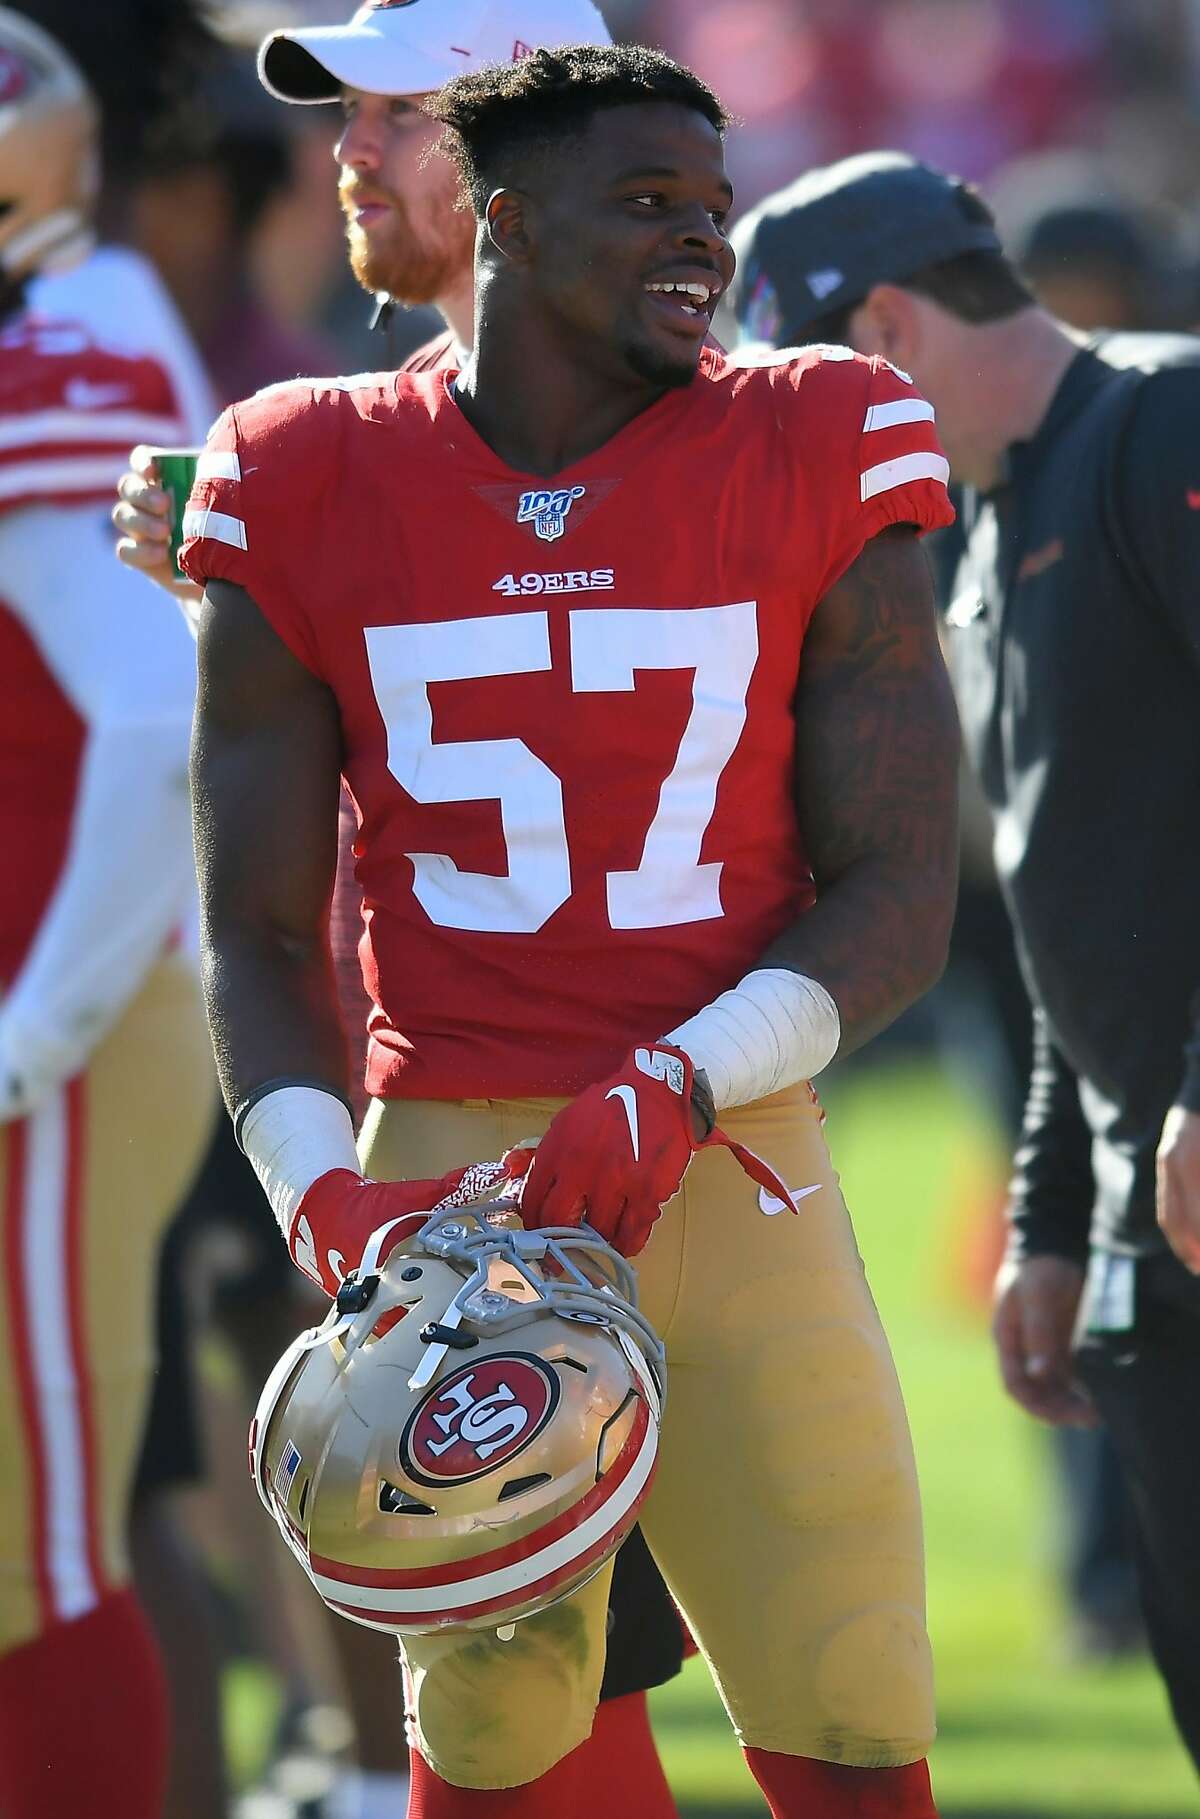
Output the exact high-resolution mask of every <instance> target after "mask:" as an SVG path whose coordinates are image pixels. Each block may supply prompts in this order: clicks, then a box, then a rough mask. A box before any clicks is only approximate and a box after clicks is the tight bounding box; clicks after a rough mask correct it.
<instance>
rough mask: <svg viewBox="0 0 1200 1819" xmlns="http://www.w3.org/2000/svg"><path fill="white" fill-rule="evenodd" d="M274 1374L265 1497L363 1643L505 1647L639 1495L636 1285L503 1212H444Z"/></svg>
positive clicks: (562, 1239)
mask: <svg viewBox="0 0 1200 1819" xmlns="http://www.w3.org/2000/svg"><path fill="white" fill-rule="evenodd" d="M386 1236H387V1230H386V1228H385V1231H384V1233H380V1234H376V1238H375V1240H373V1241H372V1246H369V1247H368V1252H367V1255H366V1256H365V1257H364V1260H363V1265H362V1268H361V1270H360V1271H359V1272H358V1275H359V1276H360V1277H361V1278H362V1280H361V1282H360V1283H357V1284H356V1283H354V1282H351V1283H349V1284H348V1285H347V1288H346V1289H344V1291H343V1296H342V1297H340V1298H339V1299H340V1300H341V1302H342V1307H343V1309H344V1310H348V1311H339V1309H338V1308H337V1307H335V1308H334V1310H333V1311H332V1312H331V1314H330V1316H329V1318H328V1319H327V1320H326V1322H325V1324H324V1326H322V1327H320V1328H318V1329H316V1330H315V1331H313V1332H310V1333H306V1334H303V1335H301V1337H300V1338H299V1339H298V1340H297V1341H296V1342H295V1343H294V1345H293V1346H292V1347H290V1348H289V1350H288V1352H286V1353H285V1354H284V1356H283V1358H281V1359H280V1361H279V1364H278V1365H277V1367H276V1369H275V1371H274V1372H273V1373H272V1376H271V1378H270V1379H269V1380H268V1383H267V1386H266V1388H265V1389H264V1391H263V1396H262V1399H261V1401H260V1403H259V1409H258V1413H257V1415H256V1417H255V1422H254V1426H253V1428H252V1429H251V1464H252V1470H253V1472H254V1476H255V1481H256V1483H257V1485H258V1490H259V1495H260V1497H261V1498H262V1500H263V1502H264V1504H265V1505H266V1507H267V1508H268V1510H269V1511H270V1512H271V1514H272V1515H273V1516H274V1517H275V1520H276V1522H277V1523H278V1524H279V1527H280V1529H281V1530H282V1532H283V1535H284V1538H285V1539H286V1540H287V1542H288V1544H289V1546H290V1547H291V1548H292V1550H293V1552H294V1553H295V1554H296V1555H297V1558H298V1559H299V1560H300V1562H301V1564H302V1565H303V1566H304V1568H305V1571H306V1572H307V1573H308V1575H309V1577H310V1578H311V1579H312V1581H313V1583H314V1585H315V1586H316V1588H317V1590H318V1591H319V1592H320V1594H321V1596H322V1598H324V1599H325V1601H326V1603H327V1604H329V1605H330V1606H331V1607H332V1608H333V1609H335V1610H337V1611H339V1612H340V1613H341V1614H342V1615H344V1616H347V1617H350V1618H351V1619H353V1620H354V1621H355V1622H358V1623H363V1624H366V1625H367V1626H368V1627H371V1628H376V1629H383V1630H387V1631H390V1632H397V1633H401V1634H403V1633H411V1634H421V1633H429V1632H431V1631H437V1630H442V1629H447V1628H484V1629H503V1628H504V1627H505V1626H507V1625H509V1624H512V1623H515V1622H517V1621H519V1620H520V1619H521V1618H522V1617H527V1616H531V1615H533V1614H534V1613H535V1612H536V1611H539V1610H542V1609H545V1608H546V1607H547V1606H548V1605H549V1604H552V1603H555V1602H557V1601H558V1600H559V1599H561V1598H565V1597H567V1596H569V1595H570V1594H571V1593H572V1592H574V1591H576V1590H577V1589H578V1588H579V1587H580V1586H581V1585H583V1584H584V1583H586V1581H587V1580H588V1579H589V1578H590V1577H591V1576H592V1575H593V1574H594V1573H595V1572H597V1571H598V1570H599V1569H600V1567H601V1566H602V1565H603V1564H604V1562H605V1560H607V1559H608V1557H609V1555H610V1554H612V1553H614V1552H615V1551H616V1549H617V1547H618V1546H619V1545H620V1543H621V1542H622V1541H623V1540H624V1539H625V1536H626V1535H627V1534H628V1532H629V1530H630V1529H631V1528H632V1527H633V1524H634V1522H635V1521H636V1519H637V1513H638V1510H639V1508H640V1506H641V1504H642V1502H643V1501H644V1499H645V1496H646V1493H647V1491H648V1490H649V1487H650V1483H651V1480H652V1477H653V1472H654V1464H655V1459H656V1455H657V1445H658V1427H659V1421H660V1417H661V1409H662V1399H663V1387H664V1381H665V1374H664V1367H663V1358H662V1347H661V1345H660V1344H659V1342H658V1340H657V1338H656V1337H655V1335H654V1333H653V1331H652V1329H651V1328H650V1327H649V1325H648V1323H647V1322H646V1321H645V1319H644V1318H643V1316H642V1315H641V1314H639V1313H638V1311H637V1307H636V1289H635V1286H634V1277H633V1273H632V1271H631V1270H630V1269H629V1266H628V1265H627V1264H626V1263H625V1261H624V1260H623V1259H622V1258H620V1257H618V1256H617V1255H616V1253H615V1252H613V1251H611V1250H610V1249H609V1247H608V1246H607V1245H605V1244H604V1243H603V1242H602V1241H601V1240H600V1239H599V1238H598V1237H597V1236H596V1235H595V1234H592V1233H589V1232H587V1230H586V1228H582V1229H573V1230H570V1231H562V1232H528V1233H527V1232H525V1231H523V1230H522V1229H521V1228H520V1226H519V1223H518V1222H517V1221H516V1220H515V1217H514V1214H513V1208H512V1205H511V1203H509V1204H504V1203H496V1204H494V1205H492V1206H484V1207H477V1208H473V1209H470V1210H461V1209H456V1210H453V1211H446V1212H440V1213H437V1214H435V1215H433V1216H431V1218H430V1219H429V1220H428V1221H427V1222H426V1223H425V1224H424V1226H423V1227H422V1228H421V1230H420V1231H419V1232H418V1233H417V1234H416V1236H415V1237H412V1238H410V1239H408V1240H406V1241H405V1242H404V1243H403V1244H402V1245H401V1246H400V1247H399V1248H398V1249H396V1250H393V1251H392V1252H391V1254H390V1256H389V1257H388V1258H387V1261H386V1263H385V1264H384V1265H383V1266H382V1267H381V1268H380V1269H378V1271H376V1270H375V1268H374V1267H373V1263H372V1254H373V1253H374V1255H375V1256H377V1255H378V1251H379V1248H380V1246H381V1245H382V1243H383V1242H384V1240H385V1238H386Z"/></svg>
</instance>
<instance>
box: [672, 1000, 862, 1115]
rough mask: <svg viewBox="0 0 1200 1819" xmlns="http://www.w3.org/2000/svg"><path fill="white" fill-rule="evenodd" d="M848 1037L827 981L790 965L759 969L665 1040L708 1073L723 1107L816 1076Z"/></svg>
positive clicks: (752, 1099) (717, 1103)
mask: <svg viewBox="0 0 1200 1819" xmlns="http://www.w3.org/2000/svg"><path fill="white" fill-rule="evenodd" d="M841 1039H842V1024H841V1019H840V1017H839V1016H838V1011H837V1005H836V1004H835V1003H834V1002H833V999H832V998H831V997H830V996H829V993H828V992H827V991H826V990H825V987H824V986H823V985H818V984H817V981H816V980H815V979H806V978H805V976H804V974H803V973H793V972H789V971H788V970H787V968H786V967H781V966H770V967H766V966H764V967H760V968H759V969H758V970H757V971H756V972H753V973H747V974H746V977H745V978H744V979H743V980H742V981H741V983H740V984H739V985H735V986H734V988H733V990H732V991H729V992H723V993H722V994H721V996H720V997H719V998H716V999H714V1001H713V1002H712V1004H707V1005H705V1007H704V1009H703V1010H702V1011H698V1012H697V1014H696V1015H695V1016H694V1017H691V1018H689V1020H688V1021H687V1022H686V1023H681V1024H680V1026H679V1028H678V1029H676V1030H672V1031H671V1034H670V1035H669V1036H666V1037H664V1041H666V1042H673V1043H674V1044H675V1046H676V1048H681V1049H682V1050H683V1051H684V1053H685V1054H686V1055H687V1056H688V1057H689V1059H690V1060H691V1063H692V1066H693V1067H695V1068H703V1069H704V1072H705V1073H706V1074H707V1075H708V1083H709V1085H710V1087H711V1088H712V1092H713V1098H714V1100H715V1101H716V1107H717V1110H718V1111H723V1110H724V1109H725V1107H726V1106H729V1105H750V1104H752V1103H753V1102H754V1101H755V1100H756V1099H765V1098H766V1097H767V1096H768V1094H770V1093H778V1092H782V1090H783V1088H784V1087H785V1086H794V1085H795V1084H796V1082H797V1081H798V1080H811V1079H812V1077H813V1075H814V1074H819V1073H820V1071H821V1069H822V1068H823V1067H828V1065H829V1063H830V1062H831V1061H832V1060H833V1057H834V1056H835V1055H836V1054H837V1049H838V1043H839V1042H840V1041H841Z"/></svg>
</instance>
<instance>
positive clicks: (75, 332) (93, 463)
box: [0, 315, 185, 511]
mask: <svg viewBox="0 0 1200 1819" xmlns="http://www.w3.org/2000/svg"><path fill="white" fill-rule="evenodd" d="M184 434H185V427H184V423H183V419H182V416H181V413H180V407H179V402H178V399H177V398H176V395H175V390H174V386H173V384H172V381H171V378H170V375H169V374H168V372H167V370H166V368H165V367H164V366H163V365H162V364H161V363H160V362H159V361H158V360H157V359H154V358H152V357H151V356H148V355H147V356H144V357H137V356H131V355H129V354H126V353H118V352H116V351H114V350H113V349H110V348H106V347H104V346H103V345H101V344H100V343H98V342H97V341H95V340H94V339H93V338H92V336H91V335H90V333H89V332H88V330H87V329H86V328H85V327H83V326H82V325H81V324H79V323H74V322H57V321H51V320H47V319H45V318H41V317H37V316H33V315H27V316H22V317H19V318H18V319H17V320H16V321H15V322H12V323H9V324H8V325H7V326H6V327H5V329H4V330H3V332H2V333H0V510H5V511H11V510H14V509H16V508H17V507H19V506H23V505H30V504H47V503H49V504H62V505H69V504H79V503H84V502H87V501H90V500H104V501H107V500H108V499H110V498H111V496H112V493H113V490H114V488H115V486H116V483H117V480H118V479H119V477H120V475H121V473H122V472H123V471H124V469H125V467H126V466H127V464H128V456H129V450H130V448H131V447H132V445H133V444H134V443H135V442H150V443H155V442H179V441H182V440H183V437H184Z"/></svg>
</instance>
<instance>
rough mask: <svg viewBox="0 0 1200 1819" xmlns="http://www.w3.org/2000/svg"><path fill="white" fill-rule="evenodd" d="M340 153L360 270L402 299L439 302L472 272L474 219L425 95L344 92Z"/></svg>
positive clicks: (369, 282) (361, 276)
mask: <svg viewBox="0 0 1200 1819" xmlns="http://www.w3.org/2000/svg"><path fill="white" fill-rule="evenodd" d="M342 109H343V112H344V114H345V118H346V123H345V126H344V127H343V129H342V133H341V136H340V138H339V139H338V142H337V144H336V146H335V147H334V157H335V158H336V159H337V162H338V165H339V167H340V176H339V182H338V196H339V198H340V201H341V204H342V209H343V211H344V213H345V216H346V236H347V239H348V241H349V247H350V265H351V269H352V270H353V272H354V276H355V277H356V278H357V279H358V281H359V283H360V284H362V285H364V286H365V287H366V289H367V290H371V291H386V292H387V293H388V294H389V295H390V296H392V297H394V298H395V299H396V301H397V302H398V303H412V304H417V303H435V302H437V300H438V298H439V297H443V296H445V295H446V293H447V292H448V291H451V290H453V289H454V288H455V287H456V286H457V285H461V283H462V282H463V279H464V278H465V277H467V276H469V274H470V270H471V259H472V254H473V251H474V245H475V223H474V220H473V219H472V217H471V213H470V210H469V209H465V208H461V207H459V206H458V196H459V187H458V175H457V172H456V171H455V170H454V167H453V165H452V164H451V163H450V161H449V159H447V158H446V157H444V156H443V155H442V154H441V153H440V152H438V151H436V150H435V149H434V147H435V145H436V142H437V139H438V137H439V133H440V128H439V127H438V126H437V125H436V124H435V122H433V121H432V120H430V119H429V117H428V115H427V114H425V113H423V112H422V111H421V107H420V97H419V96H395V95H391V96H389V95H369V94H365V93H364V92H363V91H362V90H361V89H352V88H347V89H345V90H343V93H342Z"/></svg>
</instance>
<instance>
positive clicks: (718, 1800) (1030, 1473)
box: [654, 1067, 1200, 1819]
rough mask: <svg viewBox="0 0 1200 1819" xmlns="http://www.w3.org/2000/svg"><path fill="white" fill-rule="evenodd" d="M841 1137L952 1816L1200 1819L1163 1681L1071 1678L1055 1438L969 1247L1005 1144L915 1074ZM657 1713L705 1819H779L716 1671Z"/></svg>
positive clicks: (844, 1122)
mask: <svg viewBox="0 0 1200 1819" xmlns="http://www.w3.org/2000/svg"><path fill="white" fill-rule="evenodd" d="M829 1138H830V1143H831V1147H832V1149H833V1154H834V1158H835V1160H836V1162H837V1164H838V1166H839V1168H840V1170H841V1174H842V1178H843V1182H844V1185H845V1189H846V1195H847V1199H848V1201H849V1203H850V1206H851V1208H852V1209H853V1211H854V1216H855V1223H856V1226H857V1229H858V1234H859V1243H860V1247H861V1249H862V1252H863V1255H864V1256H865V1258H866V1261H867V1268H868V1270H869V1272H870V1276H871V1282H872V1286H873V1288H874V1290H875V1295H876V1299H877V1300H878V1302H879V1305H880V1309H881V1311H882V1314H883V1317H884V1320H885V1322H886V1324H887V1328H888V1331H889V1333H890V1335H891V1339H892V1344H893V1347H894V1350H895V1353H896V1358H897V1362H898V1365H899V1368H900V1375H901V1377H902V1379H903V1382H904V1388H905V1392H906V1395H907V1398H908V1406H909V1413H910V1416H911V1419H912V1425H913V1431H914V1437H915V1441H916V1449H917V1459H918V1463H919V1465H920V1468H921V1480H922V1488H923V1492H924V1500H925V1514H926V1527H927V1537H928V1554H929V1614H930V1626H931V1629H932V1634H933V1643H934V1651H935V1655H936V1658H937V1667H938V1694H939V1707H940V1722H941V1735H940V1739H939V1742H938V1745H937V1748H936V1751H935V1753H934V1757H933V1767H934V1781H935V1786H936V1789H937V1793H938V1798H939V1804H940V1806H941V1810H942V1813H943V1815H944V1819H1051V1815H1053V1816H1055V1819H1057V1816H1058V1815H1068V1814H1069V1815H1071V1816H1072V1819H1108V1815H1117V1814H1122V1815H1129V1819H1189V1816H1190V1815H1196V1814H1198V1813H1200V1790H1198V1789H1197V1785H1196V1781H1195V1777H1194V1775H1193V1773H1192V1771H1191V1769H1190V1767H1189V1765H1188V1764H1187V1761H1186V1758H1185V1757H1184V1754H1183V1751H1182V1750H1181V1748H1180V1747H1179V1745H1178V1743H1177V1742H1176V1740H1175V1736H1174V1733H1173V1731H1172V1730H1171V1727H1170V1723H1169V1720H1168V1717H1167V1713H1166V1708H1165V1704H1164V1699H1163V1695H1162V1691H1161V1689H1160V1687H1159V1684H1158V1682H1157V1680H1156V1679H1155V1677H1154V1675H1153V1673H1152V1671H1151V1669H1150V1668H1149V1667H1148V1666H1147V1665H1145V1664H1144V1663H1140V1662H1139V1663H1133V1664H1130V1665H1122V1666H1120V1667H1115V1668H1114V1667H1103V1668H1086V1669H1084V1668H1079V1667H1068V1666H1066V1665H1064V1664H1063V1661H1062V1648H1061V1633H1062V1624H1061V1615H1062V1613H1061V1609H1060V1606H1059V1602H1058V1598H1057V1594H1056V1591H1055V1586H1054V1581H1053V1574H1052V1571H1051V1564H1052V1562H1051V1553H1052V1541H1051V1537H1052V1518H1051V1512H1050V1509H1049V1476H1048V1472H1047V1470H1046V1466H1047V1461H1046V1457H1045V1443H1044V1436H1043V1434H1042V1433H1041V1432H1040V1431H1039V1430H1038V1429H1037V1428H1035V1426H1034V1425H1033V1423H1031V1422H1029V1421H1027V1420H1026V1419H1025V1418H1024V1417H1023V1416H1022V1415H1021V1414H1020V1412H1019V1411H1018V1410H1017V1409H1015V1408H1013V1407H1012V1406H1011V1405H1009V1404H1008V1403H1006V1402H1005V1400H1004V1399H1003V1397H1002V1395H1001V1393H1000V1391H999V1389H998V1387H997V1383H996V1380H995V1376H994V1373H993V1370H992V1363H991V1356H990V1348H989V1342H988V1338H987V1332H986V1316H985V1312H984V1309H983V1308H982V1306H974V1305H972V1302H971V1298H970V1295H969V1293H968V1292H967V1291H966V1289H965V1288H964V1286H963V1276H964V1266H963V1255H964V1251H965V1250H966V1249H967V1246H968V1240H967V1234H968V1233H969V1231H970V1229H971V1224H972V1221H973V1219H975V1220H977V1219H978V1218H979V1217H980V1216H981V1208H982V1203H983V1202H985V1201H986V1199H987V1196H988V1193H989V1190H995V1189H998V1187H999V1184H1000V1182H1001V1181H1002V1179H1003V1174H1002V1170H1003V1157H1002V1156H1000V1155H999V1154H998V1153H997V1151H996V1147H995V1139H994V1137H993V1136H992V1134H991V1132H990V1130H989V1129H988V1127H987V1125H986V1123H985V1122H984V1120H983V1118H982V1116H981V1114H980V1111H979V1109H978V1107H977V1106H976V1105H975V1104H974V1103H973V1102H972V1101H971V1099H969V1098H968V1097H966V1096H964V1095H963V1094H961V1093H959V1092H958V1091H956V1090H955V1089H954V1088H953V1087H952V1086H951V1085H949V1084H948V1083H947V1082H946V1080H945V1078H944V1077H943V1076H941V1075H938V1074H935V1073H933V1072H925V1071H920V1072H914V1071H913V1070H912V1069H911V1068H908V1067H904V1068H896V1069H872V1070H870V1071H863V1072H861V1073H860V1074H858V1075H857V1076H855V1077H852V1078H851V1079H849V1080H848V1081H846V1082H845V1083H844V1084H842V1085H840V1086H839V1087H838V1088H837V1090H836V1091H835V1092H834V1094H833V1095H832V1096H831V1109H830V1118H829ZM747 1621H748V1622H753V1612H747ZM1198 1645H1200V1644H1198ZM654 1716H655V1729H656V1732H657V1734H658V1737H659V1740H660V1743H661V1746H662V1749H663V1754H664V1757H665V1760H666V1764H667V1769H668V1773H669V1775H670V1777H671V1782H672V1786H673V1787H674V1788H675V1789H676V1791H677V1795H678V1798H679V1802H680V1807H681V1810H682V1812H683V1813H684V1815H685V1816H686V1819H726V1816H729V1819H732V1816H733V1815H738V1814H746V1813H754V1812H763V1811H764V1810H765V1808H764V1806H763V1804H762V1802H761V1800H760V1797H759V1795H758V1792H757V1790H756V1788H755V1787H754V1785H753V1783H752V1782H751V1781H750V1779H749V1777H748V1775H747V1774H746V1772H745V1770H744V1768H743V1766H742V1762H741V1757H740V1754H739V1752H738V1751H737V1749H736V1747H735V1746H734V1744H733V1742H732V1739H731V1737H730V1734H729V1732H728V1730H727V1727H726V1725H725V1721H724V1715H723V1713H722V1712H721V1710H720V1707H719V1706H718V1704H717V1702H716V1698H715V1695H714V1694H713V1692H712V1689H711V1686H710V1684H709V1681H708V1678H707V1675H706V1673H705V1671H704V1668H703V1666H702V1665H701V1664H700V1663H698V1662H693V1663H692V1664H691V1665H690V1666H689V1668H688V1670H687V1672H686V1673H685V1674H684V1675H683V1677H682V1679H680V1680H679V1681H677V1682H676V1683H675V1684H674V1685H672V1686H669V1687H665V1688H663V1689H662V1690H661V1691H660V1692H658V1693H656V1694H655V1696H654Z"/></svg>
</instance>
